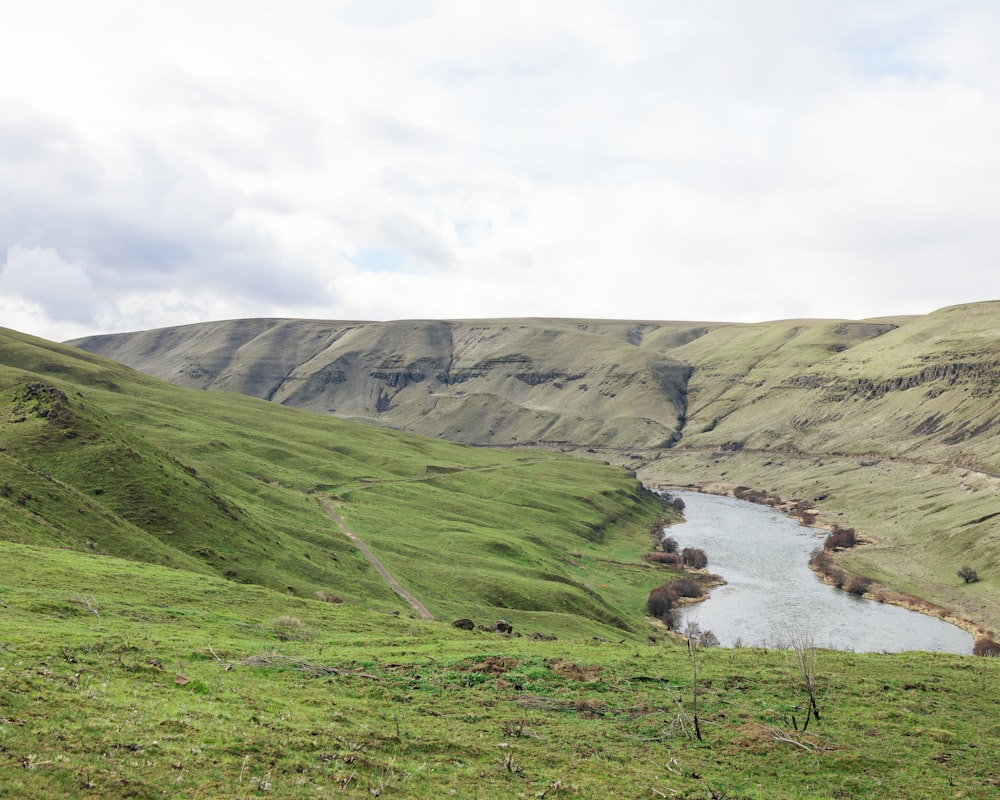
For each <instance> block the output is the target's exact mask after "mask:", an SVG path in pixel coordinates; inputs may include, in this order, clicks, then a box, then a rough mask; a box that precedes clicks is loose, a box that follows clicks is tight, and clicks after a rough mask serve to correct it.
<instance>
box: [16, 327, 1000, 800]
mask: <svg viewBox="0 0 1000 800" xmlns="http://www.w3.org/2000/svg"><path fill="white" fill-rule="evenodd" d="M327 506H328V507H329V508H330V509H332V510H333V511H334V513H336V514H337V515H338V516H339V517H341V518H342V519H343V520H345V521H346V524H347V525H349V526H350V529H351V530H352V531H353V532H355V533H356V534H357V535H358V536H360V537H361V539H362V540H363V541H364V542H365V543H366V544H367V545H368V546H369V547H370V548H371V550H372V551H373V552H374V553H375V554H376V555H377V556H378V558H379V560H380V561H381V562H382V563H383V564H384V565H385V566H386V567H387V568H388V569H389V570H390V571H391V573H392V575H393V576H394V577H395V578H396V579H398V580H399V582H400V583H401V584H402V585H403V586H404V587H406V588H407V589H408V590H409V591H410V592H412V593H413V594H414V595H415V596H416V598H418V599H419V601H420V602H421V603H422V604H423V605H424V606H426V608H427V609H428V610H429V612H430V613H431V614H432V615H433V616H434V617H435V618H436V619H435V620H434V621H423V620H419V619H414V618H412V617H411V615H410V614H411V609H410V606H409V605H408V604H407V603H406V602H405V601H404V600H402V599H400V597H398V596H397V595H396V594H395V593H394V592H393V591H392V590H391V589H390V588H389V587H388V586H387V584H386V582H385V581H384V580H383V579H382V578H381V577H380V576H379V575H378V574H377V573H376V571H375V569H374V568H373V567H372V566H371V564H370V563H369V562H368V561H367V560H366V559H365V558H364V557H363V556H362V555H361V554H360V553H359V551H358V550H357V549H356V548H355V546H354V544H352V543H351V541H349V540H348V538H347V537H346V536H345V535H344V534H343V532H342V531H341V530H340V529H339V527H338V526H337V525H336V524H335V522H334V520H333V519H331V517H330V516H328V514H327V512H326V507H327ZM672 518H673V519H676V517H671V513H670V511H669V510H668V509H665V508H664V507H663V504H662V503H661V501H660V500H659V498H657V497H656V496H655V495H653V494H651V493H650V492H647V491H645V490H643V489H642V487H641V485H640V484H639V483H638V481H637V480H636V479H635V477H633V476H630V475H629V474H628V473H627V472H625V471H623V470H620V469H615V468H612V467H609V466H607V465H604V464H600V463H596V462H594V461H584V460H578V459H573V458H569V457H566V456H561V455H557V454H555V453H551V452H546V451H540V450H527V449H518V450H495V449H487V448H480V447H470V446H466V445H459V444H454V443H449V442H443V441H436V440H430V439H424V438H421V437H418V436H415V435H412V434H408V433H402V432H398V431H392V430H388V429H384V428H378V427H374V426H370V425H366V424H361V423H357V422H350V421H344V420H339V419H335V418H332V417H327V416H320V415H316V414H312V413H307V412H303V411H298V410H294V409H290V408H285V407H281V406H276V405H274V404H270V403H266V402H263V401H260V400H255V399H251V398H248V397H244V396H240V395H231V394H224V393H205V392H197V391H194V390H191V389H183V388H179V387H175V386H170V385H168V384H164V383H162V382H160V381H158V380H155V379H152V378H149V377H146V376H143V375H140V374H138V373H135V372H133V371H132V370H130V369H128V368H126V367H123V366H121V365H118V364H115V363H113V362H110V361H106V360H104V359H102V358H99V357H96V356H92V355H88V354H85V353H82V352H81V351H77V350H74V349H72V348H67V347H63V346H61V345H55V344H53V343H50V342H44V341H41V340H37V339H33V338H32V337H28V336H23V335H21V334H17V333H14V332H10V331H3V330H0V565H2V566H0V797H12V798H24V797H30V798H45V797H53V798H55V797H95V798H97V797H178V798H180V797H184V798H187V797H260V796H272V797H289V798H298V797H303V798H308V797H372V796H385V797H400V798H420V797H426V798H432V797H433V798H437V797H442V796H459V797H470V798H482V797H520V796H523V797H594V798H604V797H609V796H625V797H689V798H715V797H728V798H741V797H759V798H775V797H779V798H780V797H789V798H791V797H893V798H895V797H928V798H930V797H935V798H936V797H942V796H949V797H993V796H996V792H997V790H998V787H1000V768H998V766H997V764H998V763H1000V735H998V734H1000V727H998V724H1000V723H998V721H997V720H998V716H1000V715H998V714H997V711H998V702H997V687H998V677H1000V676H998V667H1000V660H998V659H995V658H974V657H972V656H946V655H935V654H924V653H907V654H900V655H891V656H890V655H859V654H850V653H833V652H825V651H820V652H817V651H813V650H812V649H811V648H809V647H807V646H802V647H800V648H799V649H798V650H797V651H796V650H790V651H774V650H770V651H765V650H762V649H759V648H758V649H753V648H744V649H738V650H719V649H703V650H696V651H694V652H693V653H692V652H690V651H689V650H688V647H687V646H686V645H685V644H684V643H683V642H682V641H681V640H680V639H679V638H678V637H675V636H674V635H672V634H669V633H667V632H666V631H665V630H664V629H663V627H662V626H659V624H658V623H653V622H652V621H651V620H650V619H649V618H647V617H646V616H645V601H646V598H647V596H648V595H649V593H650V591H651V590H652V589H654V588H656V587H657V586H659V585H660V584H662V583H663V582H664V581H665V580H666V579H667V578H668V577H670V571H669V570H667V569H665V568H662V567H657V566H654V565H651V564H648V563H646V562H645V561H644V560H643V555H644V554H646V553H648V551H649V549H650V544H651V541H650V535H649V533H650V526H651V524H653V523H658V522H660V521H663V520H664V519H666V520H667V521H669V520H670V519H672ZM460 617H466V618H469V619H471V620H473V622H474V623H476V624H477V625H478V626H489V625H490V624H491V623H494V622H495V621H497V620H499V619H503V620H506V621H508V622H509V623H511V624H512V625H513V628H514V631H515V633H517V634H521V635H520V636H508V635H503V634H500V633H494V632H489V631H487V630H483V629H481V628H476V629H474V630H468V631H467V630H461V629H458V628H456V627H454V626H452V625H451V621H452V620H454V619H456V618H460ZM803 664H804V665H805V667H806V671H805V673H803V671H802V669H801V666H802V665H803ZM807 686H808V687H812V692H811V695H812V697H813V698H814V699H815V701H816V710H817V711H818V715H819V716H818V718H816V717H814V716H813V715H812V713H810V712H809V711H808V710H807V709H808V708H809V706H810V702H809V701H810V692H809V691H807V690H806V689H807ZM699 733H700V738H699Z"/></svg>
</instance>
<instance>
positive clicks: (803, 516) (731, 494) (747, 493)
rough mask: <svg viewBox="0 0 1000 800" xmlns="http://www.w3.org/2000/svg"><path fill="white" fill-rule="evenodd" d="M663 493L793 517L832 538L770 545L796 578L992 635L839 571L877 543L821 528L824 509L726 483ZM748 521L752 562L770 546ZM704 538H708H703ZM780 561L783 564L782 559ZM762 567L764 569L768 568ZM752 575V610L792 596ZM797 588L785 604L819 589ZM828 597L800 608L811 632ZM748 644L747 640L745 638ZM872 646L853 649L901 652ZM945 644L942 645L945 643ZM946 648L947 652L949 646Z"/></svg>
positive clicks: (745, 548) (837, 528)
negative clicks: (805, 576) (845, 559)
mask: <svg viewBox="0 0 1000 800" xmlns="http://www.w3.org/2000/svg"><path fill="white" fill-rule="evenodd" d="M658 488H659V487H658ZM662 490H666V491H672V492H678V491H682V492H694V493H697V494H701V495H709V496H715V497H727V498H732V499H734V500H737V501H743V502H749V503H753V504H754V505H759V506H764V507H766V508H769V509H771V510H773V511H776V512H779V513H783V514H785V515H786V516H788V517H789V518H791V520H793V521H796V522H797V523H798V524H799V525H803V526H806V527H808V528H809V529H810V530H826V531H828V534H827V537H826V539H825V540H824V539H823V538H818V537H810V538H811V539H812V541H811V543H810V542H808V541H807V542H806V543H804V544H803V543H802V538H801V537H796V536H792V538H791V539H789V540H788V542H787V544H788V547H789V548H790V549H791V552H789V551H787V550H786V549H785V546H784V545H783V544H782V542H784V540H777V541H771V542H770V545H769V547H770V548H772V549H773V553H772V556H773V557H775V558H777V557H779V556H781V557H784V554H786V553H787V554H788V557H789V558H790V561H789V563H788V566H789V568H790V569H791V570H792V571H793V572H794V573H795V574H797V575H799V576H800V577H801V574H802V572H801V570H804V569H805V567H807V566H808V568H809V569H810V570H811V571H812V572H813V573H814V574H815V575H817V576H818V577H819V578H820V579H821V580H822V582H823V583H825V584H827V585H828V586H832V587H834V588H835V589H837V590H840V591H843V592H846V593H847V594H849V595H853V596H855V597H861V598H864V599H866V600H869V601H874V602H876V603H884V604H886V605H892V606H896V607H899V608H903V609H906V610H908V611H915V612H917V613H921V614H923V615H925V616H929V617H934V618H936V619H940V620H943V621H944V622H947V623H949V624H950V625H954V626H956V627H958V628H960V629H962V630H964V631H966V632H967V633H969V634H971V635H972V636H973V637H974V638H982V637H990V636H991V635H992V634H991V633H990V632H989V631H987V630H984V629H983V628H982V626H980V625H977V624H975V623H974V622H972V621H971V620H969V619H963V618H960V617H958V616H957V615H955V614H954V613H953V612H951V611H949V610H948V609H944V608H941V607H938V606H935V605H934V604H932V603H929V602H927V601H924V600H919V599H918V598H915V597H910V596H907V595H905V594H902V593H900V592H898V591H894V590H893V589H892V588H890V587H888V586H884V585H880V584H879V583H877V582H875V581H873V580H872V579H870V578H868V577H867V576H865V575H855V574H852V573H851V572H850V571H848V570H845V569H843V568H842V567H841V566H839V563H838V561H837V559H838V558H839V557H840V556H842V555H843V554H845V553H849V552H852V551H854V550H856V549H859V548H864V547H868V546H871V545H873V544H874V542H873V541H872V540H871V539H870V538H868V537H867V536H865V534H864V533H861V532H856V531H855V530H854V529H853V528H851V529H846V528H844V527H842V526H841V525H837V524H834V525H829V524H822V523H817V522H816V521H815V520H816V517H817V516H818V515H819V514H820V513H821V512H820V509H819V508H818V507H817V506H816V505H815V504H814V503H811V502H809V501H803V500H796V499H787V498H782V497H780V496H778V495H776V494H771V493H767V492H762V491H760V490H754V489H749V488H747V487H745V486H736V485H733V484H727V483H721V482H712V483H707V484H704V485H700V486H686V487H662ZM733 507H734V508H737V507H738V506H733ZM744 516H746V517H747V519H746V521H745V524H746V525H747V526H749V528H748V530H746V531H743V532H744V533H745V534H746V536H747V537H748V538H747V539H746V541H744V540H743V539H742V538H738V539H736V540H734V541H735V544H736V547H737V550H738V551H740V552H742V553H743V555H744V556H745V557H746V558H747V559H751V560H752V558H753V556H754V555H755V553H756V552H757V551H758V549H759V548H760V547H762V546H765V547H768V545H761V544H760V543H758V542H757V537H756V536H754V535H753V533H752V531H753V530H754V525H755V520H756V519H757V518H758V516H759V515H757V514H745V515H744ZM733 524H735V525H736V527H737V528H739V529H740V530H741V531H742V530H743V524H742V523H741V522H739V521H736V522H731V523H730V526H731V525H733ZM730 526H725V527H730ZM769 530H770V528H769V527H768V528H766V529H762V530H760V531H758V533H759V534H760V535H763V536H766V533H765V531H769ZM703 535H705V534H704V533H703ZM708 535H709V536H710V537H711V533H709V534H708ZM845 542H846V544H845ZM803 548H805V549H803ZM729 558H730V561H729V564H730V566H731V567H732V565H733V561H732V559H733V554H732V553H731V552H730V554H729ZM779 560H781V559H780V558H779ZM740 563H742V559H741V560H740ZM768 564H770V561H768ZM761 566H762V567H763V566H764V565H761ZM799 567H801V570H800V569H798V568H799ZM764 572H766V568H765V569H764ZM751 574H752V575H753V576H754V578H759V579H760V580H759V581H754V582H753V583H752V584H750V585H747V586H746V587H745V591H746V592H747V596H746V598H745V600H746V602H748V603H751V605H752V603H753V599H754V597H755V596H757V595H756V594H755V592H757V591H759V590H760V588H761V587H764V586H769V589H768V591H767V592H766V598H767V600H768V602H771V599H772V598H773V597H775V596H777V597H781V596H782V593H787V592H788V587H787V585H786V582H785V581H781V582H775V583H774V584H768V583H767V578H765V577H764V575H763V574H760V575H758V573H751ZM795 585H796V586H797V588H796V590H795V594H789V595H788V597H786V598H785V601H784V602H785V603H790V602H793V601H796V602H797V601H798V600H799V598H800V597H803V596H810V595H811V594H812V593H813V592H814V591H815V588H816V587H814V585H813V583H812V582H807V583H804V584H801V585H799V584H795ZM762 594H763V593H762ZM827 598H829V600H830V601H834V600H835V598H834V597H832V596H829V595H827V593H826V592H816V596H815V598H814V601H813V602H812V603H811V604H809V605H808V606H807V607H805V608H804V609H800V613H802V612H803V611H805V612H806V613H809V614H816V615H817V616H816V617H815V618H814V624H813V625H812V626H810V627H812V628H813V629H816V627H817V626H821V625H822V622H821V621H822V619H823V616H822V614H820V609H822V608H824V607H825V605H826V603H827ZM762 599H763V597H762ZM836 602H837V603H839V602H840V601H839V600H837V601H836ZM778 605H779V607H782V608H783V606H782V605H781V603H780V602H779V604H778ZM838 608H839V606H838ZM866 608H867V609H868V611H873V610H874V609H873V608H872V607H871V606H863V607H862V606H859V607H858V613H859V619H858V624H859V625H864V622H863V620H864V619H865V616H864V612H865V609H866ZM782 613H784V612H782ZM828 613H832V612H828ZM891 619H892V618H887V619H886V621H885V624H888V625H893V624H895V623H893V622H891ZM872 624H875V623H874V620H873V621H872ZM877 629H878V626H877V625H875V628H873V629H872V630H871V631H868V626H865V630H866V633H867V634H868V635H869V636H874V632H875V630H877ZM927 633H928V635H930V631H927ZM888 635H889V636H890V638H891V637H892V634H891V633H888ZM744 641H746V639H745V638H744ZM918 642H919V640H916V641H915V643H913V644H907V647H910V646H912V647H920V646H921V645H920V644H919V643H918ZM871 644H874V647H872V646H871ZM871 644H869V645H868V646H865V645H863V644H860V643H858V644H856V645H854V646H855V647H856V648H857V649H874V650H882V649H888V650H894V649H900V648H899V644H898V643H897V644H896V645H895V646H890V645H888V644H886V643H885V642H881V640H877V639H876V640H875V641H874V642H872V643H871ZM941 644H943V642H942V643H941ZM939 646H940V645H939ZM971 647H972V643H971V641H970V642H969V645H968V649H969V650H970V651H971ZM928 649H939V648H938V647H934V646H928ZM945 649H948V648H947V647H945ZM962 651H964V648H963V649H962V650H959V651H958V652H962Z"/></svg>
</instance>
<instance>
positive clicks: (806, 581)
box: [669, 492, 972, 654]
mask: <svg viewBox="0 0 1000 800" xmlns="http://www.w3.org/2000/svg"><path fill="white" fill-rule="evenodd" d="M674 496H678V497H681V498H683V500H684V503H685V506H686V507H685V510H684V515H685V517H686V518H687V522H685V523H682V524H680V525H676V526H674V527H672V528H670V531H669V535H670V536H672V537H673V538H675V539H676V540H677V542H678V544H679V545H680V546H681V547H700V548H702V549H703V550H705V552H706V553H708V561H709V563H708V569H709V571H710V572H716V573H719V574H720V575H722V577H723V578H725V579H726V581H727V585H726V586H722V587H719V588H717V589H713V590H712V593H711V597H710V598H709V599H708V600H706V601H704V602H702V603H699V604H697V605H694V606H689V607H687V608H685V610H684V621H683V624H687V623H688V622H694V623H697V624H698V625H699V626H700V627H701V629H702V630H711V631H712V632H713V633H714V634H715V635H716V636H717V637H718V639H719V641H720V642H721V643H722V645H723V646H725V647H730V646H732V645H733V644H734V643H738V642H741V643H743V644H746V645H759V644H766V645H770V646H780V645H781V644H783V643H786V642H787V641H788V640H789V638H790V637H791V636H793V635H801V634H803V633H808V634H809V635H811V636H812V638H813V641H814V642H815V644H816V645H817V646H819V647H831V648H837V649H841V650H855V651H858V652H881V651H888V652H899V651H903V650H937V651H942V652H948V653H962V654H971V652H972V636H971V635H970V634H968V633H966V632H965V631H963V630H962V629H961V628H958V627H956V626H954V625H951V624H949V623H946V622H943V621H942V620H939V619H936V618H934V617H928V616H926V615H923V614H917V613H915V612H913V611H907V610H905V609H902V608H899V607H897V606H890V605H887V604H884V603H878V602H875V601H872V600H864V599H862V598H859V597H855V596H854V595H850V594H848V593H847V592H842V591H840V590H838V589H835V588H834V587H832V586H828V585H826V584H824V583H823V582H822V581H821V580H820V579H819V578H818V577H816V575H814V574H813V572H812V571H811V570H810V569H809V567H808V561H809V553H810V552H812V550H813V549H814V548H815V547H817V546H820V545H821V544H822V541H823V536H824V534H823V532H822V531H817V530H814V529H810V528H805V527H803V526H801V525H799V523H798V521H797V520H794V519H791V518H789V517H787V516H785V515H784V514H782V513H780V512H777V511H774V510H773V509H770V508H768V507H766V506H759V505H755V504H753V503H747V502H745V501H742V500H734V499H732V498H729V497H716V496H714V495H706V494H698V493H694V492H680V493H674Z"/></svg>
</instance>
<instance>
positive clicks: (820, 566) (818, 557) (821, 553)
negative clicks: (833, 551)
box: [809, 547, 833, 574]
mask: <svg viewBox="0 0 1000 800" xmlns="http://www.w3.org/2000/svg"><path fill="white" fill-rule="evenodd" d="M809 566H811V567H812V568H813V569H815V570H817V571H818V572H822V573H823V574H826V571H827V570H828V569H830V567H832V566H833V559H832V558H830V554H829V553H828V552H826V550H824V549H823V548H822V547H817V548H816V549H815V550H813V551H812V553H811V554H810V555H809Z"/></svg>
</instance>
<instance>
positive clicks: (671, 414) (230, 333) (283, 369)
mask: <svg viewBox="0 0 1000 800" xmlns="http://www.w3.org/2000/svg"><path fill="white" fill-rule="evenodd" d="M704 331H705V329H704V328H697V327H694V326H688V325H677V326H674V327H673V328H671V329H670V330H669V334H670V335H669V336H667V335H664V334H665V333H666V332H665V331H664V330H663V326H662V325H658V324H649V323H624V322H623V323H614V322H586V321H571V320H507V321H491V322H421V321H414V322H387V323H360V322H359V323H335V322H315V321H305V320H238V321H231V322H218V323H205V324H200V325H189V326H184V327H180V328H167V329H161V330H155V331H146V332H143V333H137V334H120V335H112V336H97V337H91V338H88V339H84V340H78V341H75V342H73V344H75V345H77V346H79V347H82V348H83V349H86V350H90V351H92V352H96V353H100V354H101V355H104V356H107V357H108V358H113V359H115V360H117V361H120V362H122V363H124V364H128V365H130V366H133V367H135V368H137V369H140V370H142V371H144V372H147V373H148V374H150V375H154V376H156V377H159V378H163V379H164V380H169V381H172V382H174V383H178V384H181V385H184V386H190V387H193V388H199V389H221V390H225V391H235V392H242V393H245V394H250V395H254V396H256V397H260V398H263V399H266V400H273V401H275V402H279V403H282V404H285V405H290V406H294V407H296V408H303V409H307V410H310V411H319V412H323V413H329V414H335V415H337V416H341V417H348V418H359V419H365V420H369V421H373V422H379V423H381V424H384V425H387V426H390V427H394V428H400V429H404V430H412V431H415V432H418V433H421V434H425V435H429V436H437V437H441V438H446V439H452V440H454V441H462V442H469V443H475V444H499V445H511V444H521V443H534V442H542V441H545V442H558V443H565V442H568V443H572V444H584V445H591V446H625V447H629V446H637V447H663V446H666V445H668V444H670V443H671V442H672V441H674V440H675V439H676V437H677V436H678V435H679V432H680V427H681V424H682V421H683V416H684V402H685V401H684V394H685V384H686V382H687V379H688V375H689V373H690V368H689V367H688V366H687V365H685V364H682V363H680V362H678V361H676V360H674V359H673V358H671V357H670V356H669V355H667V353H666V349H668V348H667V347H662V346H661V347H642V346H641V345H642V342H643V340H644V338H645V337H646V336H648V335H649V333H650V332H655V333H657V334H659V335H660V336H661V337H662V338H663V339H664V343H665V344H672V345H674V346H676V345H677V344H681V343H683V342H685V341H688V340H689V339H691V338H694V337H697V336H699V335H701V334H703V333H704Z"/></svg>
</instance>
